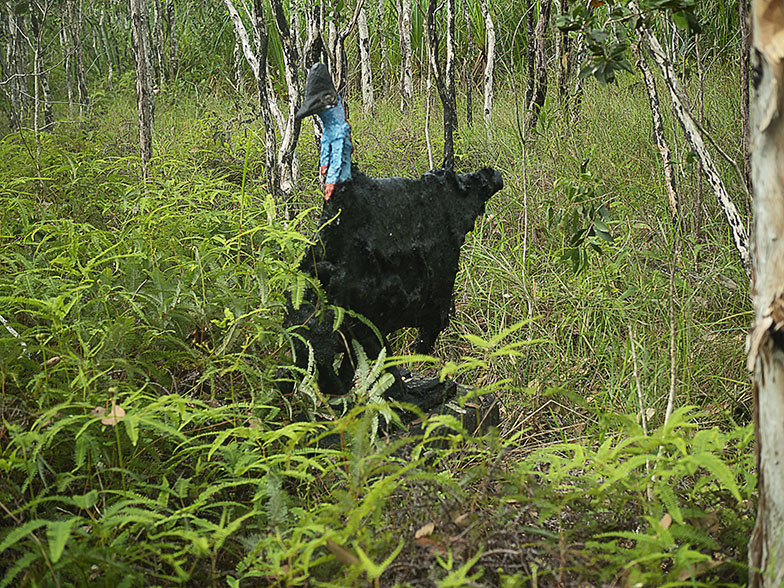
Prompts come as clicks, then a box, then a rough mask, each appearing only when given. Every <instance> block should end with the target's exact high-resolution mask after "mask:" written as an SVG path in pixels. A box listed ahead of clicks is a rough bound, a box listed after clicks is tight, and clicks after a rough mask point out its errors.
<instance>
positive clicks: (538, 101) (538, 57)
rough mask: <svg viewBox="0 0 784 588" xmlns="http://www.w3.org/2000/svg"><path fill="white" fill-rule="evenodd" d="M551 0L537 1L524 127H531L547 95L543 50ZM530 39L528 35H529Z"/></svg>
mask: <svg viewBox="0 0 784 588" xmlns="http://www.w3.org/2000/svg"><path fill="white" fill-rule="evenodd" d="M551 6H552V0H540V1H539V18H538V19H537V20H536V27H535V28H534V34H533V58H534V67H533V80H529V82H528V85H529V88H531V92H530V101H529V102H528V105H527V108H528V111H529V112H528V113H527V115H526V118H527V121H526V128H529V129H530V128H531V125H532V124H533V123H534V122H535V117H538V115H539V112H540V111H541V110H542V107H543V106H544V101H545V98H546V97H547V53H546V51H545V38H544V36H545V33H546V32H547V25H548V24H549V22H550V8H551ZM529 40H530V37H529ZM530 71H531V70H530V66H529V72H530Z"/></svg>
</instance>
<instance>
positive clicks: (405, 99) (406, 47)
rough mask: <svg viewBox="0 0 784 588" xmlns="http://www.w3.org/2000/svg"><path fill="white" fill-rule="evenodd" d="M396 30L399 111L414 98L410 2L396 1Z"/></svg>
mask: <svg viewBox="0 0 784 588" xmlns="http://www.w3.org/2000/svg"><path fill="white" fill-rule="evenodd" d="M397 6H398V21H397V22H398V29H399V30H400V110H401V111H403V112H405V111H406V110H407V109H408V108H409V107H410V106H411V99H412V98H413V96H414V77H413V73H412V63H411V61H412V59H411V58H412V54H411V0H402V1H400V0H399V1H398V5H397Z"/></svg>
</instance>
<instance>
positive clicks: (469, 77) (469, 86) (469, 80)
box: [463, 0, 474, 128]
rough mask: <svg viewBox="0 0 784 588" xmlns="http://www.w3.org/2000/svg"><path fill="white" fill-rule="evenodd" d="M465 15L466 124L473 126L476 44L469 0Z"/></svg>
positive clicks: (464, 11)
mask: <svg viewBox="0 0 784 588" xmlns="http://www.w3.org/2000/svg"><path fill="white" fill-rule="evenodd" d="M463 17H464V18H465V21H466V37H468V43H467V46H468V48H467V49H466V52H465V55H464V56H463V75H464V76H465V88H466V126H467V127H469V128H470V127H472V126H473V125H474V111H473V106H474V105H473V89H474V79H473V78H474V76H473V71H472V70H473V64H472V62H471V54H472V53H473V51H472V50H471V49H472V47H473V45H474V24H473V22H472V21H471V13H470V11H469V9H468V1H467V0H464V1H463Z"/></svg>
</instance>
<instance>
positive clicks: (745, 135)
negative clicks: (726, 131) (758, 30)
mask: <svg viewBox="0 0 784 588" xmlns="http://www.w3.org/2000/svg"><path fill="white" fill-rule="evenodd" d="M738 18H739V21H740V124H741V128H740V136H741V149H742V150H743V175H744V176H745V178H744V179H745V181H746V185H747V186H750V185H751V152H750V151H749V141H750V138H751V129H750V127H749V55H750V50H749V49H750V46H751V31H750V30H749V0H738Z"/></svg>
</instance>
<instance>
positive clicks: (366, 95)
mask: <svg viewBox="0 0 784 588" xmlns="http://www.w3.org/2000/svg"><path fill="white" fill-rule="evenodd" d="M357 27H358V30H359V57H360V62H361V68H362V108H363V109H364V110H365V112H368V113H372V112H373V111H375V109H376V101H375V97H374V95H373V68H372V66H371V62H370V31H369V29H368V22H367V15H366V14H365V9H364V8H362V9H361V10H360V11H359V20H358V21H357Z"/></svg>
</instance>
